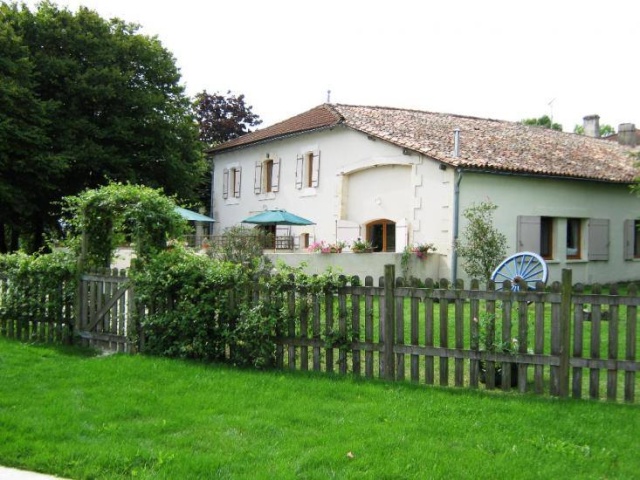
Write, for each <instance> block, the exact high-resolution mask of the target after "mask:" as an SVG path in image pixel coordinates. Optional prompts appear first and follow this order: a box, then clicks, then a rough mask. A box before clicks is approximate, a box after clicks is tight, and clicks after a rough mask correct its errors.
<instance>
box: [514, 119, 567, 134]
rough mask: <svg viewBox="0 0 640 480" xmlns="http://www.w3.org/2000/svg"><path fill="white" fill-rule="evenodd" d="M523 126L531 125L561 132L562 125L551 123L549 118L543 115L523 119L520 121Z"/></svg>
mask: <svg viewBox="0 0 640 480" xmlns="http://www.w3.org/2000/svg"><path fill="white" fill-rule="evenodd" d="M522 123H523V124H524V125H533V126H537V127H544V128H550V129H551V130H558V131H559V132H561V131H562V125H560V124H559V123H554V122H552V121H551V118H550V117H549V116H548V115H543V116H542V117H540V118H525V119H524V120H522Z"/></svg>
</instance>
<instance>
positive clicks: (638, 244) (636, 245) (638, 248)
mask: <svg viewBox="0 0 640 480" xmlns="http://www.w3.org/2000/svg"><path fill="white" fill-rule="evenodd" d="M633 227H634V228H633V256H634V257H635V258H640V232H639V231H638V229H639V228H640V220H635V221H634V222H633Z"/></svg>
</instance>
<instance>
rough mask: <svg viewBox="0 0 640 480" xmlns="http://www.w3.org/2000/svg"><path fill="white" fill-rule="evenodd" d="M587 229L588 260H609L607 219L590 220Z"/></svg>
mask: <svg viewBox="0 0 640 480" xmlns="http://www.w3.org/2000/svg"><path fill="white" fill-rule="evenodd" d="M587 225H588V228H589V232H588V235H589V252H588V254H587V258H588V259H589V260H609V219H607V218H590V219H589V222H588V224H587Z"/></svg>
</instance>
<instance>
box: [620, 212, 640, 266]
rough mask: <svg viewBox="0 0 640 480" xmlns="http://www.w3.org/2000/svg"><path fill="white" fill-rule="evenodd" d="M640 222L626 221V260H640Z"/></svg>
mask: <svg viewBox="0 0 640 480" xmlns="http://www.w3.org/2000/svg"><path fill="white" fill-rule="evenodd" d="M639 228H640V220H625V221H624V259H625V260H633V259H634V258H640V231H639V230H638V229H639Z"/></svg>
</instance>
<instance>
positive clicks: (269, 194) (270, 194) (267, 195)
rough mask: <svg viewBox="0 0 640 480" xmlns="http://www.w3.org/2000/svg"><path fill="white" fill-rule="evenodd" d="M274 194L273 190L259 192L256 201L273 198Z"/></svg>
mask: <svg viewBox="0 0 640 480" xmlns="http://www.w3.org/2000/svg"><path fill="white" fill-rule="evenodd" d="M275 198H276V194H275V192H267V193H259V194H258V201H259V202H263V201H265V200H275Z"/></svg>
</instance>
